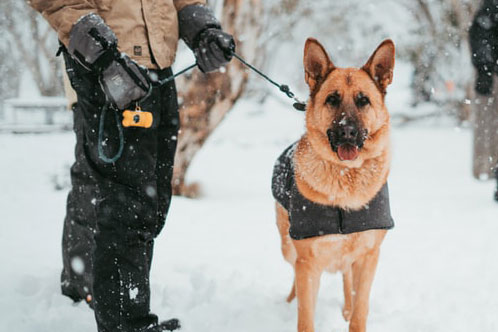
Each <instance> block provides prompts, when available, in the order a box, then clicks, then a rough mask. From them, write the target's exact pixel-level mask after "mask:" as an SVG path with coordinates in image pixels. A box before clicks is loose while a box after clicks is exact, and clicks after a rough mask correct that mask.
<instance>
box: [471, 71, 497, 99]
mask: <svg viewBox="0 0 498 332" xmlns="http://www.w3.org/2000/svg"><path fill="white" fill-rule="evenodd" d="M475 90H476V92H477V93H478V94H480V95H483V96H488V95H490V94H491V92H492V90H493V73H492V72H489V71H483V70H478V72H477V78H476V85H475Z"/></svg>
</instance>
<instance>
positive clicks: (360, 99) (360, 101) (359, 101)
mask: <svg viewBox="0 0 498 332" xmlns="http://www.w3.org/2000/svg"><path fill="white" fill-rule="evenodd" d="M355 103H356V106H357V107H358V108H362V107H365V106H367V105H369V104H370V99H368V97H367V96H365V95H364V94H363V93H361V92H360V93H359V94H358V96H357V97H356V100H355Z"/></svg>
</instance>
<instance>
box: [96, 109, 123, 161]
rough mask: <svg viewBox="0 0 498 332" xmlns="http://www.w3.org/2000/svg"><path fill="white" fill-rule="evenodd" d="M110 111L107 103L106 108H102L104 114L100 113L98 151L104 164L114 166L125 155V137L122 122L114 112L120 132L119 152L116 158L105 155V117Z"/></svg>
mask: <svg viewBox="0 0 498 332" xmlns="http://www.w3.org/2000/svg"><path fill="white" fill-rule="evenodd" d="M108 109H109V103H105V105H104V107H103V108H102V112H101V113H100V122H99V137H98V142H97V145H98V147H97V148H98V151H99V158H100V160H102V161H103V162H105V163H107V164H113V163H115V162H116V161H117V160H118V159H119V158H121V155H122V154H123V149H124V135H123V125H122V124H121V122H119V115H118V112H114V118H115V119H116V125H117V127H118V132H119V149H118V152H117V153H116V154H115V155H114V157H112V158H109V157H107V156H106V155H105V153H104V146H103V144H104V124H105V116H106V113H107V110H108Z"/></svg>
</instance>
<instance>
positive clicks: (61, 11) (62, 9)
mask: <svg viewBox="0 0 498 332" xmlns="http://www.w3.org/2000/svg"><path fill="white" fill-rule="evenodd" d="M29 4H30V6H31V7H33V8H34V9H35V10H36V11H38V12H39V13H41V14H42V15H43V17H44V18H45V19H46V20H47V21H48V23H49V24H50V25H51V26H52V28H53V29H54V30H55V31H56V32H57V34H58V35H59V40H60V41H61V42H62V43H63V44H64V45H65V46H66V47H67V46H68V44H69V32H70V31H71V28H72V27H73V24H74V23H76V21H78V19H79V18H80V17H82V16H84V15H86V14H89V13H92V12H93V13H97V9H96V8H95V5H94V4H93V1H89V0H31V1H29Z"/></svg>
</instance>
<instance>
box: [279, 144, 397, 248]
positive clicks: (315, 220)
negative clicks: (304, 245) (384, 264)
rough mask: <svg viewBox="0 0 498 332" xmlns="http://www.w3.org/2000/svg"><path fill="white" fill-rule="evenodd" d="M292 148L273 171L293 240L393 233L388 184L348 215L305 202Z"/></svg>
mask: <svg viewBox="0 0 498 332" xmlns="http://www.w3.org/2000/svg"><path fill="white" fill-rule="evenodd" d="M296 146H297V143H294V144H292V145H291V146H289V147H288V148H287V149H286V150H285V151H284V152H283V153H282V155H280V157H279V158H278V160H277V162H276V164H275V167H274V169H273V178H272V193H273V197H275V199H276V200H277V202H279V203H280V204H281V205H282V206H283V207H284V208H285V209H286V210H287V212H288V213H289V222H290V229H289V233H290V236H291V238H293V239H294V240H301V239H306V238H310V237H314V236H320V235H328V234H350V233H356V232H363V231H366V230H369V229H391V228H393V227H394V222H393V219H392V217H391V209H390V206H389V192H388V189H387V183H386V184H384V186H383V187H382V188H381V189H380V191H379V192H378V193H377V195H376V196H375V197H374V198H373V199H372V200H371V201H370V202H369V203H368V204H367V206H365V207H364V208H362V209H361V210H357V211H347V210H343V209H341V208H339V207H336V206H332V205H323V204H319V203H315V202H312V201H310V200H308V199H307V198H305V197H304V196H303V195H302V194H301V193H300V192H299V190H298V189H297V185H296V181H295V179H294V163H293V159H294V151H295V149H296Z"/></svg>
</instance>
